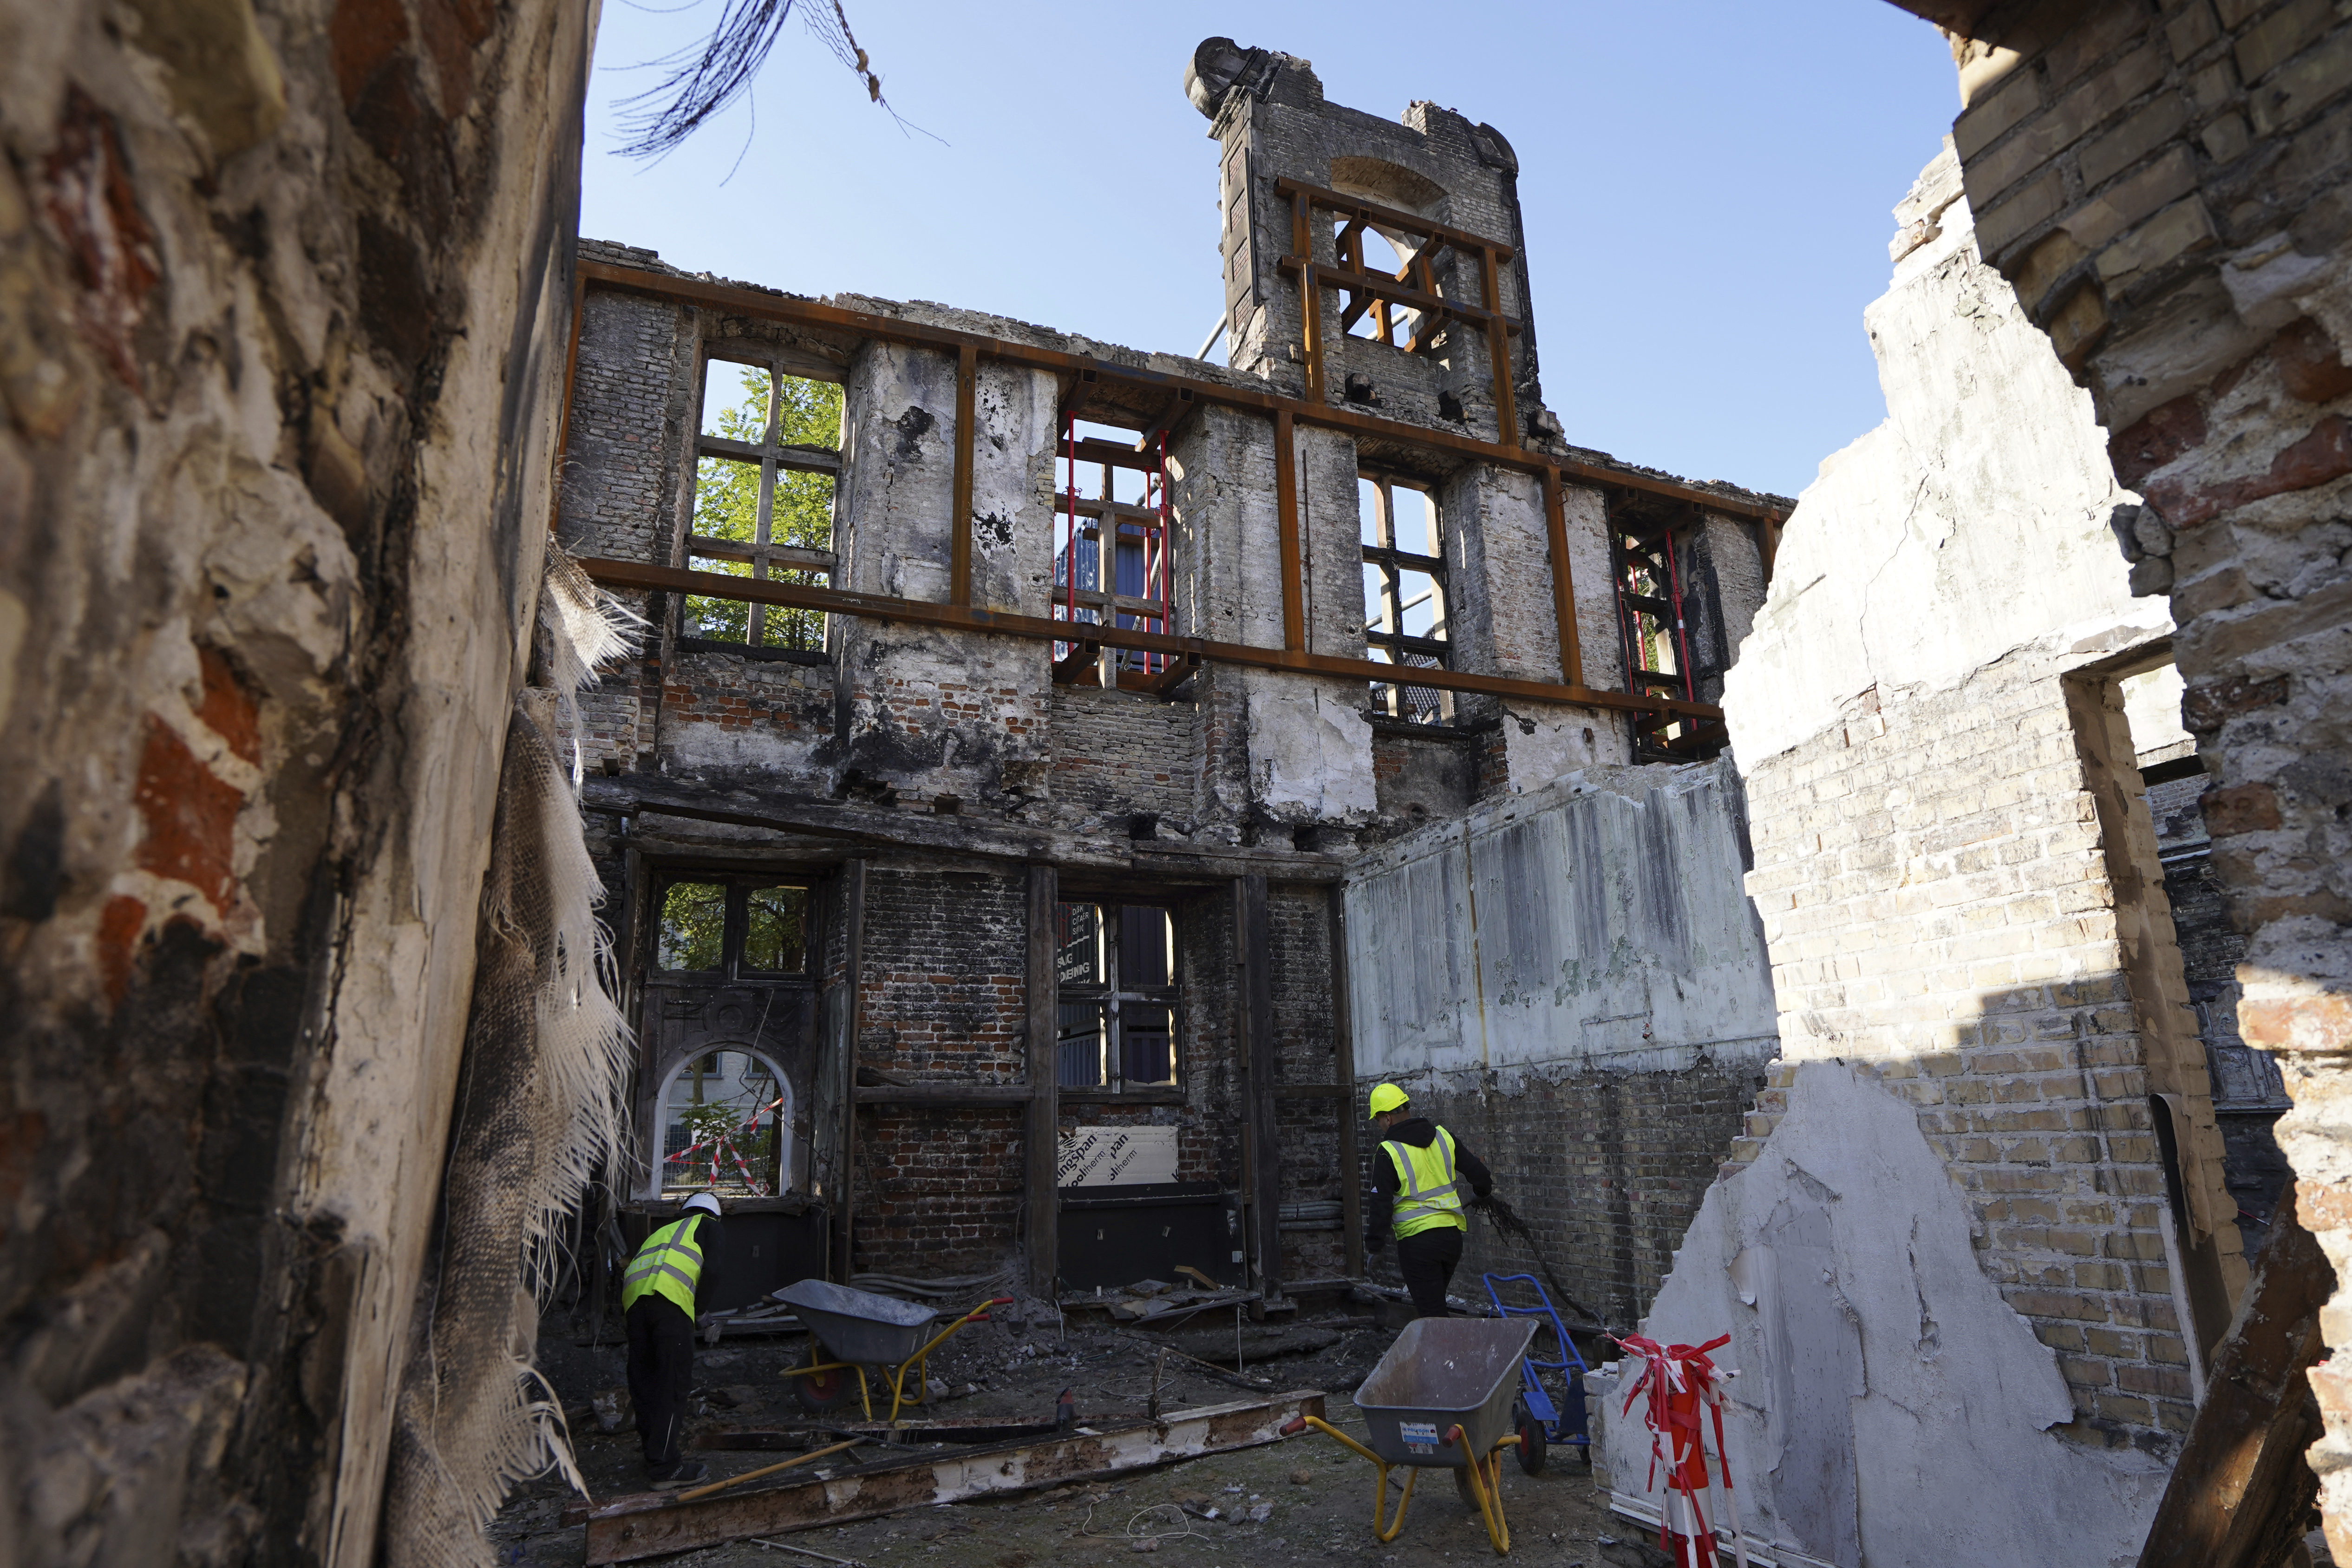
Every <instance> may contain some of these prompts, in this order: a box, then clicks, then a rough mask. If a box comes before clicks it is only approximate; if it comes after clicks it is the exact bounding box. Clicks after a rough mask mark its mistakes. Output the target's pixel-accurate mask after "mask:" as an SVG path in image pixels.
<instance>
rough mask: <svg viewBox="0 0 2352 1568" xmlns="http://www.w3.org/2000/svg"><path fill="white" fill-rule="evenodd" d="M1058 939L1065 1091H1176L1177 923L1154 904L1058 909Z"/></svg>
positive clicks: (1060, 1065)
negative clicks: (1166, 1089) (1172, 1088)
mask: <svg viewBox="0 0 2352 1568" xmlns="http://www.w3.org/2000/svg"><path fill="white" fill-rule="evenodd" d="M1054 933H1055V959H1054V979H1055V986H1056V987H1057V990H1058V994H1059V1005H1060V1019H1061V1023H1060V1031H1059V1039H1058V1044H1057V1050H1056V1057H1057V1064H1058V1066H1057V1073H1058V1077H1059V1080H1060V1083H1061V1086H1062V1087H1063V1088H1064V1089H1111V1090H1120V1089H1160V1088H1171V1087H1173V1086H1174V1085H1175V1084H1176V1082H1177V1081H1178V1079H1177V1069H1178V1067H1179V1065H1180V1064H1179V1061H1178V1050H1177V1044H1176V1041H1177V1012H1176V921H1175V917H1174V916H1173V915H1172V914H1171V913H1170V912H1169V911H1168V910H1164V909H1161V908H1159V907H1158V906H1156V905H1151V904H1094V903H1078V904H1056V905H1055V907H1054Z"/></svg>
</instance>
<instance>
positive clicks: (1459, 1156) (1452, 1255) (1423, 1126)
mask: <svg viewBox="0 0 2352 1568" xmlns="http://www.w3.org/2000/svg"><path fill="white" fill-rule="evenodd" d="M1371 1112H1372V1127H1373V1130H1374V1131H1376V1132H1377V1133H1378V1134H1379V1135H1380V1140H1381V1145H1380V1147H1379V1149H1377V1150H1375V1151H1374V1152H1373V1154H1372V1185H1373V1187H1374V1189H1375V1191H1376V1192H1377V1194H1378V1197H1377V1201H1375V1202H1374V1203H1372V1204H1371V1205H1370V1206H1369V1208H1368V1209H1367V1211H1366V1213H1365V1215H1364V1247H1365V1248H1366V1250H1368V1251H1371V1252H1378V1251H1379V1250H1380V1249H1381V1247H1382V1246H1384V1245H1385V1244H1386V1243H1387V1241H1388V1238H1389V1233H1390V1232H1391V1231H1394V1232H1395V1233H1396V1238H1397V1271H1398V1272H1399V1273H1401V1274H1402V1275H1403V1276H1404V1288H1405V1289H1408V1290H1410V1291H1412V1310H1413V1315H1414V1316H1415V1317H1420V1318H1443V1317H1445V1316H1447V1315H1448V1313H1447V1309H1446V1305H1445V1287H1446V1285H1447V1284H1448V1283H1449V1282H1450V1281H1451V1280H1452V1279H1453V1278H1454V1267H1455V1265H1457V1264H1459V1263H1460V1262H1461V1261H1462V1241H1463V1237H1465V1235H1466V1234H1467V1232H1468V1231H1469V1228H1470V1222H1469V1219H1468V1217H1467V1216H1466V1215H1465V1214H1464V1213H1463V1209H1464V1206H1465V1205H1464V1200H1463V1195H1462V1187H1463V1185H1464V1184H1465V1183H1466V1184H1468V1185H1469V1188H1470V1191H1471V1194H1473V1195H1472V1198H1471V1200H1470V1202H1471V1203H1472V1204H1473V1205H1477V1204H1483V1203H1485V1202H1486V1195H1487V1194H1489V1193H1491V1192H1493V1191H1494V1190H1495V1178H1494V1174H1493V1173H1491V1172H1489V1171H1488V1170H1487V1169H1486V1162H1484V1161H1482V1160H1480V1159H1479V1158H1478V1156H1477V1155H1475V1154H1473V1153H1472V1152H1470V1151H1469V1150H1468V1149H1466V1148H1465V1147H1463V1145H1462V1141H1461V1140H1460V1139H1458V1138H1456V1137H1454V1134H1453V1133H1451V1132H1449V1131H1446V1130H1445V1129H1444V1128H1443V1127H1440V1126H1438V1125H1437V1124H1436V1123H1435V1122H1433V1121H1430V1120H1429V1118H1427V1117H1425V1116H1415V1115H1414V1114H1413V1113H1412V1102H1411V1101H1409V1100H1406V1099H1405V1093H1404V1090H1402V1089H1399V1088H1398V1087H1397V1086H1396V1085H1394V1084H1392V1083H1383V1084H1376V1085H1374V1086H1373V1089H1372V1097H1371Z"/></svg>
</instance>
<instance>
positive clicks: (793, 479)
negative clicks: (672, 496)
mask: <svg viewBox="0 0 2352 1568" xmlns="http://www.w3.org/2000/svg"><path fill="white" fill-rule="evenodd" d="M775 381H776V384H775V392H776V398H775V403H776V439H777V440H778V441H779V442H780V443H783V444H785V445H790V446H800V447H836V448H837V447H839V446H840V444H841V388H840V387H839V386H838V385H835V384H833V383H831V382H823V381H806V380H803V379H802V378H801V377H799V376H796V375H785V376H778V377H776V378H775ZM742 385H743V399H742V401H741V402H740V403H738V404H736V405H733V406H731V407H727V408H721V409H719V411H718V413H717V414H716V416H714V417H713V419H712V434H714V435H719V436H724V437H727V438H728V439H730V440H733V441H743V442H748V443H750V444H751V445H752V446H758V445H760V444H761V437H762V436H763V435H764V434H765V426H766V425H767V421H768V395H769V375H768V373H767V372H766V371H764V370H760V369H757V368H755V367H752V366H750V365H746V366H744V367H742ZM759 522H760V465H759V464H757V463H752V462H744V461H741V460H740V459H737V458H703V459H701V461H700V462H699V463H698V464H697V465H696V468H695V479H694V531H695V532H697V533H698V534H702V535H705V536H707V537H709V538H712V539H728V540H734V541H737V542H741V543H745V544H749V543H751V542H754V541H755V540H756V539H757V538H758V532H759ZM768 539H769V542H770V543H772V544H792V545H798V546H800V547H801V548H803V549H805V550H829V549H831V548H832V547H833V477H832V476H831V475H829V474H803V473H791V472H786V471H784V470H782V469H779V470H778V471H777V474H776V489H775V502H774V510H773V511H772V514H771V516H770V518H769V524H768ZM695 564H696V567H697V569H698V570H700V571H705V572H723V573H725V574H728V575H729V576H731V577H748V576H750V575H751V563H749V562H744V561H722V560H715V559H707V558H706V559H701V560H698V561H697V562H696V563H695ZM770 575H771V577H772V579H773V580H775V581H778V582H783V583H821V582H822V581H823V580H824V574H822V573H817V572H806V571H798V570H779V571H774V572H772V573H771V574H770ZM686 605H687V614H688V617H689V618H690V619H691V620H693V621H695V622H697V623H698V624H699V626H700V627H701V631H700V635H701V636H703V637H713V638H717V639H719V640H721V641H726V642H746V641H749V640H750V632H751V606H750V605H745V604H740V603H738V602H734V601H730V600H727V599H712V598H705V597H703V596H702V595H688V598H687V601H686ZM764 619H765V622H766V631H765V635H764V636H762V637H761V639H760V640H761V643H762V644H763V645H764V646H766V647H795V648H814V647H823V646H824V614H823V613H822V612H821V611H817V610H788V609H784V608H782V607H781V606H778V605H769V606H768V607H767V613H766V616H764Z"/></svg>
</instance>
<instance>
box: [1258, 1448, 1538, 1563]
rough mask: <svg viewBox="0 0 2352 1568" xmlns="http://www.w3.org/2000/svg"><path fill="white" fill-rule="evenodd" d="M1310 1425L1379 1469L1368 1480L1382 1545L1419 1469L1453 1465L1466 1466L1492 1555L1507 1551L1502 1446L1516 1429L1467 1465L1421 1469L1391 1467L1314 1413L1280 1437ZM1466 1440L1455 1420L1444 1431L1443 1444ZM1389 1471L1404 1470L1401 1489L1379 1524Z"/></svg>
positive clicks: (1393, 1532) (1399, 1529)
mask: <svg viewBox="0 0 2352 1568" xmlns="http://www.w3.org/2000/svg"><path fill="white" fill-rule="evenodd" d="M1309 1426H1312V1427H1314V1428H1315V1429H1316V1430H1317V1431H1318V1432H1320V1433H1322V1434H1323V1435H1324V1436H1327V1437H1329V1438H1332V1439H1334V1440H1335V1441H1337V1442H1339V1443H1340V1444H1342V1445H1344V1446H1346V1447H1349V1448H1352V1449H1354V1450H1355V1451H1356V1452H1357V1453H1359V1454H1361V1455H1362V1456H1363V1457H1364V1458H1367V1459H1370V1461H1371V1462H1372V1465H1373V1468H1375V1469H1377V1470H1378V1471H1379V1472H1380V1479H1378V1480H1377V1481H1375V1482H1374V1483H1373V1486H1374V1491H1373V1493H1372V1538H1373V1539H1374V1540H1376V1541H1378V1542H1381V1544H1382V1545H1384V1546H1385V1545H1387V1544H1388V1543H1389V1542H1392V1541H1394V1540H1395V1539H1396V1538H1397V1537H1398V1536H1400V1535H1402V1534H1403V1533H1404V1510H1406V1509H1407V1508H1409V1507H1411V1506H1412V1485H1413V1482H1415V1481H1417V1480H1419V1479H1421V1472H1422V1470H1423V1468H1431V1469H1449V1470H1450V1469H1457V1468H1458V1469H1466V1470H1467V1471H1468V1473H1469V1476H1470V1495H1471V1496H1472V1497H1473V1498H1475V1499H1476V1500H1477V1503H1478V1517H1479V1518H1480V1520H1481V1521H1484V1522H1485V1524H1486V1540H1487V1542H1488V1543H1489V1544H1491V1545H1492V1546H1493V1547H1494V1548H1495V1555H1496V1556H1497V1557H1507V1556H1509V1555H1510V1553H1511V1527H1510V1524H1509V1522H1508V1521H1506V1520H1505V1519H1504V1518H1503V1450H1504V1449H1506V1448H1515V1447H1518V1442H1519V1435H1518V1434H1517V1433H1516V1432H1513V1433H1511V1434H1509V1435H1508V1436H1505V1437H1504V1438H1502V1439H1501V1440H1500V1441H1499V1442H1497V1443H1496V1445H1495V1447H1494V1448H1493V1449H1492V1450H1491V1451H1490V1452H1488V1453H1486V1454H1485V1455H1482V1456H1477V1457H1475V1458H1472V1459H1471V1461H1470V1463H1469V1464H1468V1465H1467V1466H1454V1465H1434V1466H1427V1467H1424V1466H1420V1465H1391V1464H1390V1463H1389V1462H1388V1461H1387V1460H1386V1459H1383V1458H1381V1457H1380V1456H1379V1455H1378V1454H1375V1453H1373V1452H1372V1451H1371V1450H1370V1448H1367V1447H1364V1445H1362V1444H1361V1443H1359V1442H1357V1441H1356V1440H1355V1439H1354V1438H1353V1437H1350V1436H1348V1435H1347V1434H1346V1433H1345V1432H1342V1431H1340V1430H1339V1428H1338V1427H1337V1426H1332V1425H1331V1424H1330V1423H1329V1422H1328V1421H1326V1420H1324V1419H1323V1418H1322V1417H1321V1416H1319V1415H1301V1416H1299V1417H1298V1418H1297V1419H1296V1420H1294V1421H1292V1422H1290V1423H1288V1424H1287V1425H1286V1426H1284V1427H1283V1429H1282V1432H1283V1436H1286V1437H1287V1436H1296V1435H1297V1434H1298V1433H1300V1432H1303V1431H1305V1430H1306V1429H1307V1427H1309ZM1466 1440H1467V1439H1466V1438H1465V1436H1464V1434H1463V1431H1462V1427H1461V1426H1460V1425H1459V1424H1458V1423H1457V1424H1456V1425H1454V1426H1451V1427H1448V1428H1447V1429H1446V1433H1445V1446H1446V1447H1449V1448H1450V1447H1453V1446H1454V1444H1456V1443H1459V1442H1465V1441H1466ZM1391 1470H1403V1471H1406V1472H1407V1474H1406V1476H1405V1479H1404V1491H1403V1492H1402V1494H1401V1495H1400V1496H1399V1497H1398V1498H1397V1505H1396V1513H1395V1515H1394V1516H1393V1517H1391V1518H1390V1519H1388V1521H1387V1522H1386V1523H1382V1522H1381V1520H1382V1516H1383V1515H1385V1514H1387V1512H1388V1501H1389V1472H1390V1471H1391Z"/></svg>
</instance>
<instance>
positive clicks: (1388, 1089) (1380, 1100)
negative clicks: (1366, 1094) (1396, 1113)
mask: <svg viewBox="0 0 2352 1568" xmlns="http://www.w3.org/2000/svg"><path fill="white" fill-rule="evenodd" d="M1403 1103H1405V1092H1404V1090H1402V1089H1399V1088H1398V1087H1397V1086H1396V1085H1394V1084H1392V1083H1377V1084H1374V1085H1373V1086H1372V1114H1373V1115H1374V1116H1380V1115H1382V1114H1385V1113H1386V1112H1388V1111H1391V1110H1395V1109H1396V1108H1397V1107H1398V1106H1400V1105H1402V1104H1403Z"/></svg>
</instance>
